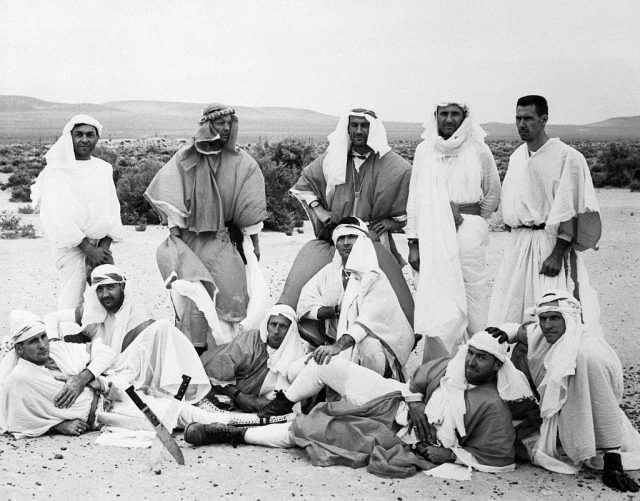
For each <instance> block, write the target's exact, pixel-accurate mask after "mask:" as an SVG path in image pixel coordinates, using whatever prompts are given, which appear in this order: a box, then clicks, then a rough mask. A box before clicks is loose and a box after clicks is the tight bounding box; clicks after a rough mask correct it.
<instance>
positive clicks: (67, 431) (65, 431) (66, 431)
mask: <svg viewBox="0 0 640 501" xmlns="http://www.w3.org/2000/svg"><path fill="white" fill-rule="evenodd" d="M88 428H89V425H88V424H87V423H85V422H84V421H82V419H68V420H66V421H62V422H61V423H58V424H57V425H55V426H53V427H52V428H51V431H52V432H53V433H60V434H62V435H71V436H76V437H77V436H79V435H82V434H83V433H84V432H85V431H87V429H88Z"/></svg>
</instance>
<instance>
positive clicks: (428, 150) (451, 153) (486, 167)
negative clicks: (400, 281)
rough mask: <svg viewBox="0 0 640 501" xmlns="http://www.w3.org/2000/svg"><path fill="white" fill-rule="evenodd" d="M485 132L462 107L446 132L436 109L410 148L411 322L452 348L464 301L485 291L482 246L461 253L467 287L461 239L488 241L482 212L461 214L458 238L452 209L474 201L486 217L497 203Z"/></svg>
mask: <svg viewBox="0 0 640 501" xmlns="http://www.w3.org/2000/svg"><path fill="white" fill-rule="evenodd" d="M460 106H461V107H463V109H466V110H468V107H466V106H465V105H463V104H461V105H460ZM436 110H437V107H436ZM485 135H486V134H485V132H484V131H483V130H482V128H481V127H480V126H479V125H477V124H475V122H474V121H473V118H472V116H471V114H470V113H469V112H468V114H467V116H466V118H465V119H464V120H463V122H462V124H461V125H460V127H459V128H458V130H457V131H456V132H455V133H454V134H453V135H452V136H451V137H450V138H449V139H444V138H443V137H441V136H440V135H439V134H438V126H437V122H436V117H435V114H434V115H433V116H432V118H431V119H430V120H429V121H428V122H427V123H425V133H424V134H423V136H422V137H423V138H424V141H423V142H422V143H420V144H419V145H418V147H417V149H416V152H415V156H414V162H413V169H412V174H411V183H410V188H409V199H408V203H407V227H406V233H407V236H408V237H409V238H418V239H419V251H420V272H419V273H416V275H417V284H418V285H417V292H416V298H415V304H416V311H415V320H414V327H415V331H416V332H417V333H420V334H423V335H426V336H427V337H435V338H439V339H440V340H441V342H442V344H443V346H444V348H446V350H447V351H448V352H449V353H450V354H452V353H455V351H456V348H457V347H458V346H459V345H460V344H461V343H463V342H465V341H466V340H467V339H468V333H467V326H468V323H469V318H468V302H469V303H470V305H471V308H472V309H473V311H474V312H475V311H476V310H478V308H477V307H476V306H475V305H476V303H482V302H483V301H482V298H478V297H476V296H478V295H479V296H482V295H483V294H486V290H485V287H484V286H483V284H484V283H485V281H486V279H485V276H484V275H486V270H484V254H482V255H479V256H476V255H473V256H469V259H465V260H464V261H465V265H466V268H465V269H467V268H468V270H467V271H468V273H467V275H469V276H468V277H467V282H469V288H470V290H469V291H467V290H466V289H465V277H464V274H463V267H462V262H461V261H462V260H461V255H460V248H459V246H460V245H461V243H467V242H469V243H470V247H472V248H480V249H481V248H482V246H483V244H484V245H486V240H487V236H488V227H487V224H486V222H485V221H484V219H483V217H480V216H473V215H467V214H465V215H463V217H464V222H463V224H462V226H464V238H463V239H462V241H459V239H460V238H461V237H462V234H460V235H459V234H458V232H457V231H456V227H455V223H454V218H453V213H452V209H451V202H454V203H457V204H463V203H464V204H466V203H479V204H480V206H481V213H482V215H483V216H484V217H489V216H490V215H491V213H492V212H493V211H494V210H495V208H496V206H497V204H498V201H499V196H500V184H499V178H498V174H497V169H496V166H495V162H494V160H493V156H492V155H491V152H490V150H489V148H488V147H487V145H486V144H485V143H484V139H483V138H484V137H485ZM485 194H486V196H485ZM462 226H461V229H460V230H459V231H461V232H462ZM467 261H468V263H467ZM475 268H479V270H476V269H475ZM472 275H473V276H472ZM476 283H478V285H480V287H479V290H478V291H477V290H476V289H478V287H475V288H474V284H476ZM472 288H473V290H471V289H472ZM481 309H484V308H481ZM475 316H477V315H475ZM474 323H478V324H483V323H484V322H482V321H477V322H474ZM474 327H475V328H484V327H485V325H481V326H480V325H478V326H476V325H474Z"/></svg>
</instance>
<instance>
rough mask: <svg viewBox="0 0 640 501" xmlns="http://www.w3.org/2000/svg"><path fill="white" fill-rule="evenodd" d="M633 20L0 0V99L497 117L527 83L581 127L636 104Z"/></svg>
mask: <svg viewBox="0 0 640 501" xmlns="http://www.w3.org/2000/svg"><path fill="white" fill-rule="evenodd" d="M639 26H640V2H638V1H637V0H628V1H617V0H615V1H614V0H606V1H604V0H602V1H585V0H580V1H573V0H571V1H562V0H555V1H548V0H535V1H518V0H494V1H481V0H477V1H472V0H467V1H453V0H449V1H442V2H440V1H429V0H417V1H391V0H386V1H382V0H343V1H301V0H297V1H296V0H288V1H270V0H256V1H243V0H226V1H222V2H220V1H215V0H202V1H189V0H176V1H166V0H150V1H147V0H125V1H115V0H114V1H110V0H102V1H99V2H97V1H87V0H82V1H76V0H59V1H55V0H40V1H35V0H34V1H27V0H15V1H10V0H0V94H18V95H27V96H31V97H36V98H39V99H44V100H47V101H59V102H68V103H74V102H91V103H104V102H107V101H115V100H162V101H183V102H211V101H217V102H223V103H226V104H233V105H236V106H242V105H244V106H287V107H296V108H308V109H312V110H315V111H320V112H323V113H328V114H332V115H339V114H341V113H342V112H344V111H345V110H347V109H349V108H353V107H366V108H370V109H374V110H375V111H376V112H377V113H378V115H379V116H380V117H381V118H382V119H384V120H397V121H424V119H425V118H426V116H427V115H428V114H429V113H430V112H431V110H432V106H433V103H435V102H437V101H441V100H447V99H451V98H453V99H462V100H465V101H466V102H468V103H469V104H470V105H471V107H472V110H473V112H474V114H475V116H476V117H477V119H478V120H479V121H480V122H488V121H500V122H511V121H513V116H514V112H515V101H516V99H517V98H518V97H519V96H521V95H525V94H533V93H535V94H542V95H544V96H545V97H547V99H548V100H549V104H550V122H551V123H577V124H582V123H589V122H594V121H598V120H603V119H606V118H610V117H614V116H629V115H640V29H639V28H638V27H639ZM634 33H635V34H634Z"/></svg>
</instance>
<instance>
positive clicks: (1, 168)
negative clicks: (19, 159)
mask: <svg viewBox="0 0 640 501" xmlns="http://www.w3.org/2000/svg"><path fill="white" fill-rule="evenodd" d="M0 172H2V173H3V174H9V172H13V166H11V165H9V164H8V163H7V161H6V160H0Z"/></svg>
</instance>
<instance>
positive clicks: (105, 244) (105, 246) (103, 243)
mask: <svg viewBox="0 0 640 501" xmlns="http://www.w3.org/2000/svg"><path fill="white" fill-rule="evenodd" d="M111 242H113V239H112V238H111V237H109V236H107V237H104V238H103V239H101V240H100V243H99V244H98V247H102V248H103V249H106V250H109V248H110V247H111Z"/></svg>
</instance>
